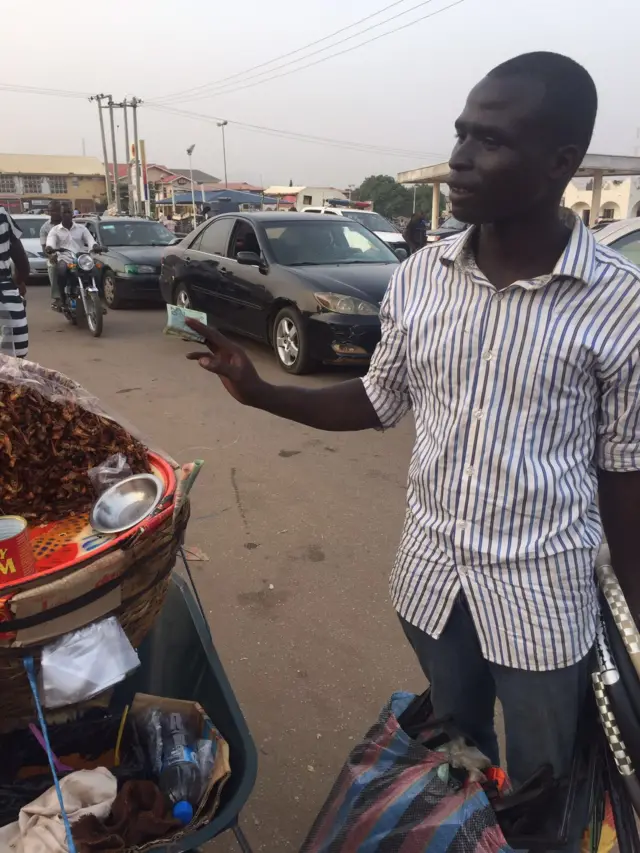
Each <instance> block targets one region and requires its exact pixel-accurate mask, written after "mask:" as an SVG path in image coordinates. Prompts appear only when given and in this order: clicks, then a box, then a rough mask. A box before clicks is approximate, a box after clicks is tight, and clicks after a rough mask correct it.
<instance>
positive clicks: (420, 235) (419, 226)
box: [402, 211, 427, 255]
mask: <svg viewBox="0 0 640 853" xmlns="http://www.w3.org/2000/svg"><path fill="white" fill-rule="evenodd" d="M402 236H403V237H404V239H405V240H406V241H407V244H408V246H409V249H410V250H411V254H412V255H413V253H414V252H417V251H418V250H419V249H422V248H423V247H424V246H426V244H427V223H426V222H425V219H424V213H423V212H422V211H418V212H416V213H414V214H413V215H412V217H411V219H410V220H409V222H408V223H407V227H406V228H405V229H404V233H403V235H402Z"/></svg>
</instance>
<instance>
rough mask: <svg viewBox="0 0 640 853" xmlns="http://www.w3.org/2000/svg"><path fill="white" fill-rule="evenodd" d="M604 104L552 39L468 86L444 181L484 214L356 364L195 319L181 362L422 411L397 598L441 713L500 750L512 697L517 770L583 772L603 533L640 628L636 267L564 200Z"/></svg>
mask: <svg viewBox="0 0 640 853" xmlns="http://www.w3.org/2000/svg"><path fill="white" fill-rule="evenodd" d="M597 100H598V99H597V92H596V87H595V84H594V82H593V80H592V78H591V77H590V75H589V74H588V72H587V71H586V70H585V69H584V68H583V67H582V66H580V65H578V63H576V62H574V61H573V60H572V59H569V58H568V57H566V56H561V55H559V54H555V53H547V52H537V53H530V54H524V55H522V56H519V57H515V58H514V59H511V60H509V61H507V62H505V63H503V64H502V65H499V66H498V67H497V68H494V69H493V70H492V71H490V72H489V74H488V75H487V76H486V77H485V78H484V79H482V80H481V81H480V82H479V83H478V84H477V85H476V86H475V87H474V88H473V89H472V91H471V93H470V94H469V97H468V99H467V102H466V105H465V107H464V109H463V111H462V113H461V115H460V117H459V118H458V120H457V121H456V137H457V141H456V144H455V147H454V150H453V153H452V155H451V158H450V161H449V166H450V169H451V171H450V175H449V177H448V179H447V183H448V184H449V188H450V196H449V198H450V201H451V206H452V213H453V216H455V217H456V219H459V220H461V221H463V222H467V223H469V224H470V225H471V227H470V228H469V229H467V230H466V231H464V232H462V233H461V234H458V235H456V236H454V237H451V238H449V239H446V240H441V241H440V242H438V243H433V244H428V245H427V246H426V247H425V248H423V249H421V250H419V251H418V252H416V253H415V254H413V255H411V257H410V258H408V259H407V260H406V261H405V262H404V263H402V264H401V265H400V266H399V267H398V268H397V269H396V271H395V273H394V275H393V277H392V279H391V282H390V284H389V287H388V290H387V293H386V295H385V298H384V300H383V302H382V305H381V308H380V321H381V341H380V343H379V345H378V347H377V349H376V351H375V353H374V356H373V358H372V361H371V365H370V368H369V371H368V373H367V375H366V376H365V377H364V379H362V380H361V379H353V380H349V381H346V382H340V383H337V384H334V385H331V386H329V387H325V388H314V389H306V388H300V387H293V386H290V385H286V386H279V385H272V384H270V383H267V382H265V381H264V380H262V379H261V378H260V377H259V376H258V374H257V372H256V370H255V368H254V367H253V365H252V363H251V361H250V360H249V358H248V356H247V355H246V353H245V352H244V350H243V349H242V348H241V347H240V346H238V345H237V344H236V343H235V342H231V341H228V340H227V339H226V338H225V337H223V336H222V335H221V334H220V333H219V332H218V331H217V330H215V329H212V328H210V327H207V326H203V325H202V324H199V323H197V322H195V321H187V322H188V325H189V326H190V327H191V328H192V329H194V330H195V331H198V332H200V333H201V334H202V335H203V336H204V339H205V342H206V344H207V345H208V350H209V351H208V352H196V353H191V354H189V356H188V357H189V358H192V359H194V360H197V361H198V362H199V364H200V366H201V367H203V368H204V369H206V370H209V371H211V372H212V373H215V374H217V375H219V377H220V378H221V380H222V383H223V384H224V386H225V388H226V389H227V390H228V391H229V393H230V394H232V395H233V396H234V397H235V398H236V400H238V401H239V402H240V403H243V404H244V405H249V406H253V407H255V408H259V409H263V410H265V411H268V412H271V413H273V414H275V415H279V416H280V417H284V418H289V419H290V420H293V421H297V422H299V423H302V424H306V425H308V426H311V427H315V428H317V429H325V430H334V431H337V430H362V429H370V428H376V429H387V428H389V427H393V426H395V425H396V424H397V423H399V421H400V420H401V419H402V418H403V417H404V416H405V415H407V414H408V413H409V412H412V413H413V417H414V419H415V425H416V440H415V445H414V450H413V456H412V460H411V464H410V467H409V477H408V493H407V509H406V517H405V524H404V529H403V532H402V537H401V541H400V546H399V549H398V553H397V557H396V561H395V565H394V567H393V570H392V574H391V585H390V589H391V598H392V602H393V605H394V607H395V609H396V611H397V614H398V616H399V618H400V624H401V626H402V629H403V631H404V633H405V635H406V637H407V639H408V641H409V643H410V644H411V646H412V648H413V650H414V651H415V653H416V656H417V658H418V661H419V663H420V665H421V667H422V669H423V671H424V672H425V674H426V676H427V677H428V679H429V681H430V683H431V688H432V699H433V705H434V709H435V714H436V716H437V717H447V716H452V717H453V718H454V720H455V721H456V723H457V725H458V727H459V728H460V729H461V730H462V731H463V732H465V733H466V734H467V735H469V736H470V737H472V738H473V740H474V741H475V742H476V744H477V745H478V746H479V747H480V749H481V750H482V751H483V752H484V753H485V754H486V755H487V756H488V757H489V758H490V759H491V761H492V762H494V763H495V762H497V761H498V759H499V756H498V741H497V738H496V733H495V728H494V708H495V702H496V697H497V698H498V699H500V701H501V703H502V708H503V713H504V721H505V729H506V747H507V764H508V769H509V774H510V776H511V777H512V779H513V781H514V782H515V783H516V785H517V784H518V783H522V782H524V781H525V780H527V779H528V778H529V777H531V776H532V775H533V774H534V773H535V772H536V770H537V769H538V768H539V767H540V766H541V765H542V764H550V765H551V766H552V767H553V769H554V771H555V774H556V776H558V777H562V776H564V775H566V774H567V773H568V772H569V769H570V766H571V759H572V754H573V750H574V744H575V739H576V732H577V725H578V719H579V716H580V714H581V712H582V710H583V707H584V703H585V699H586V696H587V686H588V680H589V674H590V652H591V650H592V647H593V644H594V639H595V632H596V621H597V617H598V595H597V590H596V586H595V581H594V564H595V558H596V554H597V552H598V549H599V546H600V544H601V541H602V535H603V529H604V532H605V533H606V537H607V540H608V544H609V547H610V550H611V556H612V562H613V567H614V568H615V570H616V574H617V576H618V579H619V581H620V584H621V586H622V588H623V591H624V593H625V596H626V598H627V601H628V603H629V606H630V608H631V611H632V613H633V614H634V616H635V618H636V621H637V622H638V623H639V624H640V572H639V571H638V554H640V269H638V267H636V266H634V265H633V264H632V263H630V262H629V261H628V260H626V259H625V258H623V257H622V256H621V255H619V254H618V253H617V252H615V251H613V250H612V249H610V248H606V247H604V246H602V245H599V244H598V243H596V241H595V239H594V236H593V234H592V232H591V231H589V229H588V228H587V227H586V226H585V225H584V223H583V222H582V221H581V220H580V219H579V218H578V217H576V216H571V217H568V216H567V214H566V211H564V212H561V204H562V198H563V196H564V193H565V189H566V187H567V184H568V183H569V181H570V180H571V178H572V177H573V176H574V175H575V174H576V172H577V171H578V169H579V167H580V164H581V162H582V160H583V158H584V155H585V153H586V151H587V149H588V146H589V143H590V140H591V135H592V132H593V127H594V123H595V118H596V112H597ZM364 593H366V591H365V590H363V594H364ZM366 615H367V611H366V604H365V605H363V607H362V613H361V618H363V619H366ZM372 654H373V655H375V649H372Z"/></svg>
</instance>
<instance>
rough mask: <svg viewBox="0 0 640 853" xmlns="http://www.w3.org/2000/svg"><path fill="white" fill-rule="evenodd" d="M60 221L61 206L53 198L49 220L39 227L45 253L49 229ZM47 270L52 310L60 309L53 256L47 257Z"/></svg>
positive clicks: (56, 270) (56, 273) (50, 204)
mask: <svg viewBox="0 0 640 853" xmlns="http://www.w3.org/2000/svg"><path fill="white" fill-rule="evenodd" d="M61 222H62V207H61V205H60V202H59V201H56V200H53V201H51V202H49V221H48V222H45V223H44V225H43V226H42V228H41V229H40V245H41V246H42V251H43V252H44V253H45V254H46V253H47V237H48V236H49V231H51V229H52V228H53V227H54V226H55V225H59V224H60V223H61ZM47 272H48V274H49V284H50V285H51V307H52V308H53V310H54V311H59V310H60V302H61V299H60V288H59V287H58V267H57V264H56V261H55V258H54V257H53V256H51V255H50V256H49V257H48V259H47Z"/></svg>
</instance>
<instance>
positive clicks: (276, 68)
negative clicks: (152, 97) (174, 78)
mask: <svg viewBox="0 0 640 853" xmlns="http://www.w3.org/2000/svg"><path fill="white" fill-rule="evenodd" d="M433 2H434V0H421V2H420V3H417V4H416V5H415V6H411V7H409V8H408V9H405V10H404V11H403V12H398V13H397V14H396V15H392V16H391V17H390V18H386V19H385V20H384V21H378V23H376V24H371V26H369V27H365V29H364V30H359V31H358V32H357V33H353V34H352V35H350V36H346V37H345V38H343V39H340V40H339V41H336V42H334V43H333V44H330V45H328V46H327V47H321V48H319V49H318V50H313V51H311V53H307V54H306V56H303V57H300V58H298V59H290V60H289V61H288V62H284V63H282V64H281V65H276V66H274V67H273V68H269V69H268V70H266V71H259V72H258V73H257V74H251V75H250V76H249V77H246V78H244V79H242V80H239V81H238V83H239V84H244V83H248V82H249V81H250V80H254V79H256V78H259V77H264V76H265V75H266V74H272V73H273V72H274V71H280V70H281V69H282V68H287V67H289V66H291V65H296V64H297V63H298V62H303V61H304V60H306V59H310V58H311V57H312V56H317V55H318V54H319V53H324V52H325V51H327V50H331V49H332V48H334V47H339V46H340V45H341V44H345V43H346V42H348V41H351V40H352V39H355V38H358V36H362V35H364V34H365V33H368V32H370V31H371V30H375V29H377V28H378V27H382V26H384V25H385V24H389V23H391V21H395V20H397V19H398V18H402V17H403V16H404V15H408V14H409V13H410V12H415V11H416V9H420V8H422V7H423V6H428V5H429V3H433ZM302 67H303V68H306V67H308V66H302ZM293 70H294V71H298V70H300V69H299V68H295V69H293ZM291 73H293V71H292V72H291ZM270 79H273V78H270ZM260 82H261V83H262V82H266V81H262V80H261V81H260ZM211 85H213V84H211ZM241 88H245V86H244V85H242V87H241ZM220 89H222V90H224V91H218V90H220ZM228 90H229V86H216V89H215V91H206V92H201V93H200V94H198V95H194V96H193V97H189V98H188V99H186V100H189V101H199V100H202V98H209V97H211V96H212V95H213V96H215V95H219V94H222V95H224V94H225V93H226V92H227V91H228ZM231 91H237V89H236V88H235V87H234V86H231ZM172 103H173V102H172Z"/></svg>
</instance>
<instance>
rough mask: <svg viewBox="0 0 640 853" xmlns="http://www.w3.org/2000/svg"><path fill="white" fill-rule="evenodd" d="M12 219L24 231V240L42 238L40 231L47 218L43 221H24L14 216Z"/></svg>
mask: <svg viewBox="0 0 640 853" xmlns="http://www.w3.org/2000/svg"><path fill="white" fill-rule="evenodd" d="M12 218H13V221H14V222H15V223H16V225H17V226H18V228H19V229H20V230H21V231H22V239H23V240H38V239H39V238H40V229H41V228H42V226H43V225H44V223H45V222H46V221H47V217H43V218H42V219H26V218H24V219H23V218H21V217H20V216H14V217H12Z"/></svg>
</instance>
